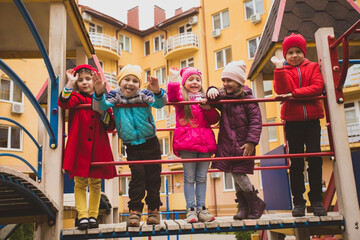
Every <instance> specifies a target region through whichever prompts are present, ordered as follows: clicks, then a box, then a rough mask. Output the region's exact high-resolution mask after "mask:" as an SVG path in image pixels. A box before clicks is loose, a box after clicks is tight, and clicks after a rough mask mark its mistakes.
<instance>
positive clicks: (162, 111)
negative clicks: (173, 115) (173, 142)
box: [155, 107, 168, 122]
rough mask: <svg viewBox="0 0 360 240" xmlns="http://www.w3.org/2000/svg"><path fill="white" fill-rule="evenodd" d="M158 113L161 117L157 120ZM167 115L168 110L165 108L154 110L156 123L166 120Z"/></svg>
mask: <svg viewBox="0 0 360 240" xmlns="http://www.w3.org/2000/svg"><path fill="white" fill-rule="evenodd" d="M159 112H161V113H160V115H161V117H160V118H158V115H159ZM167 114H168V110H167V108H166V107H163V108H160V109H159V108H156V120H155V121H156V122H157V121H162V120H166V119H167Z"/></svg>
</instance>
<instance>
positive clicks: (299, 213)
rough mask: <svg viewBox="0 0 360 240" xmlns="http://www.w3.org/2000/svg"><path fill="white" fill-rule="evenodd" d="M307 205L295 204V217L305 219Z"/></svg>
mask: <svg viewBox="0 0 360 240" xmlns="http://www.w3.org/2000/svg"><path fill="white" fill-rule="evenodd" d="M305 208H306V206H305V203H300V204H294V209H293V210H292V213H291V214H292V216H293V217H303V216H305Z"/></svg>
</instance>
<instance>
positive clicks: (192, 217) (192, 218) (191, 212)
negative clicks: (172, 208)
mask: <svg viewBox="0 0 360 240" xmlns="http://www.w3.org/2000/svg"><path fill="white" fill-rule="evenodd" d="M186 221H187V222H188V223H197V222H198V216H197V214H196V211H195V208H193V207H192V208H189V209H188V210H187V213H186Z"/></svg>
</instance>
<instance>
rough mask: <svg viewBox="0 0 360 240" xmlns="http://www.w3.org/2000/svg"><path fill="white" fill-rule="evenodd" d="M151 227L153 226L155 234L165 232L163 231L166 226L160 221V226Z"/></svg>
mask: <svg viewBox="0 0 360 240" xmlns="http://www.w3.org/2000/svg"><path fill="white" fill-rule="evenodd" d="M153 226H154V230H155V231H156V232H159V231H165V230H166V225H165V223H164V221H161V222H160V224H157V225H153Z"/></svg>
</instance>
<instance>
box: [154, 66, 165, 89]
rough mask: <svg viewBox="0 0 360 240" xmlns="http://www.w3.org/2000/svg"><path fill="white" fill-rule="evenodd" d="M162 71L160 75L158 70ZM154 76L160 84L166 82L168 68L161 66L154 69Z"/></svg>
mask: <svg viewBox="0 0 360 240" xmlns="http://www.w3.org/2000/svg"><path fill="white" fill-rule="evenodd" d="M159 71H160V75H158V72H159ZM154 76H155V77H156V78H157V79H158V80H159V85H161V84H165V83H166V68H165V67H160V68H157V69H154Z"/></svg>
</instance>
